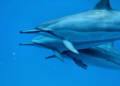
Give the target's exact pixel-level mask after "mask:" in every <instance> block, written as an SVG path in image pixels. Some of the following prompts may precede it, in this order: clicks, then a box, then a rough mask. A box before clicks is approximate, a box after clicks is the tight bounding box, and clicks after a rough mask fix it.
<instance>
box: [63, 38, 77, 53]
mask: <svg viewBox="0 0 120 86" xmlns="http://www.w3.org/2000/svg"><path fill="white" fill-rule="evenodd" d="M63 44H64V45H65V47H66V48H67V49H68V50H70V51H72V52H73V53H76V54H79V52H78V51H77V50H76V49H75V48H74V46H73V44H72V43H71V42H70V41H68V40H63Z"/></svg>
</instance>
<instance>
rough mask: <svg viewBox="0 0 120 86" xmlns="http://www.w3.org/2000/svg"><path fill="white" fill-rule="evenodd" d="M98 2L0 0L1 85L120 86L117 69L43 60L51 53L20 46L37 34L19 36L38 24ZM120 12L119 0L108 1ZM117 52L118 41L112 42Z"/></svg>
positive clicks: (42, 49)
mask: <svg viewBox="0 0 120 86" xmlns="http://www.w3.org/2000/svg"><path fill="white" fill-rule="evenodd" d="M98 1H99V0H0V86H120V70H110V69H104V68H99V67H93V66H88V69H87V70H84V69H82V68H79V67H78V66H77V65H76V64H75V63H74V62H73V61H72V60H67V59H66V60H65V63H63V62H61V61H59V60H58V59H55V58H54V59H47V60H46V59H45V57H47V56H50V55H52V54H53V52H52V51H51V50H48V49H44V48H39V47H34V46H19V43H22V42H28V41H30V40H31V39H33V38H34V37H36V36H38V34H20V33H19V31H21V30H30V29H33V28H35V27H36V26H38V25H39V24H40V23H43V22H46V21H49V20H52V19H56V18H59V17H63V16H67V15H72V14H76V13H81V12H85V11H88V10H91V9H93V7H94V6H95V5H96V3H97V2H98ZM110 3H111V7H112V8H114V9H116V10H120V5H119V4H120V1H119V0H110ZM115 48H116V49H118V50H120V41H116V42H115Z"/></svg>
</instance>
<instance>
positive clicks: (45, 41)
mask: <svg viewBox="0 0 120 86" xmlns="http://www.w3.org/2000/svg"><path fill="white" fill-rule="evenodd" d="M93 43H94V42H83V43H82V42H80V43H79V42H73V45H74V46H75V48H76V49H84V48H89V47H93ZM100 43H107V42H104V41H103V42H98V43H97V42H95V43H94V46H95V45H96V46H97V45H99V44H100ZM20 45H32V46H37V47H44V48H48V49H51V50H53V52H54V54H55V55H56V57H58V59H60V60H61V61H63V58H62V56H61V53H63V52H64V51H68V49H67V48H66V47H65V46H64V44H63V43H62V42H61V40H59V39H54V38H49V37H44V36H38V37H35V38H34V39H32V40H31V41H30V42H28V43H20ZM88 46H89V47H88Z"/></svg>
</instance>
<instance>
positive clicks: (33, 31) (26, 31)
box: [20, 29, 40, 33]
mask: <svg viewBox="0 0 120 86" xmlns="http://www.w3.org/2000/svg"><path fill="white" fill-rule="evenodd" d="M38 32H40V30H37V29H33V30H25V31H20V33H38Z"/></svg>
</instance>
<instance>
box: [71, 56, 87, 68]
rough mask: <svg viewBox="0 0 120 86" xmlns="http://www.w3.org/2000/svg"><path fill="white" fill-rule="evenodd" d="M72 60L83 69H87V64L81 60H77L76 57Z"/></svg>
mask: <svg viewBox="0 0 120 86" xmlns="http://www.w3.org/2000/svg"><path fill="white" fill-rule="evenodd" d="M73 61H74V62H75V63H76V64H77V65H78V66H79V67H81V68H83V69H87V67H88V66H87V65H86V64H84V63H83V62H82V61H81V60H78V59H75V58H73Z"/></svg>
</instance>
